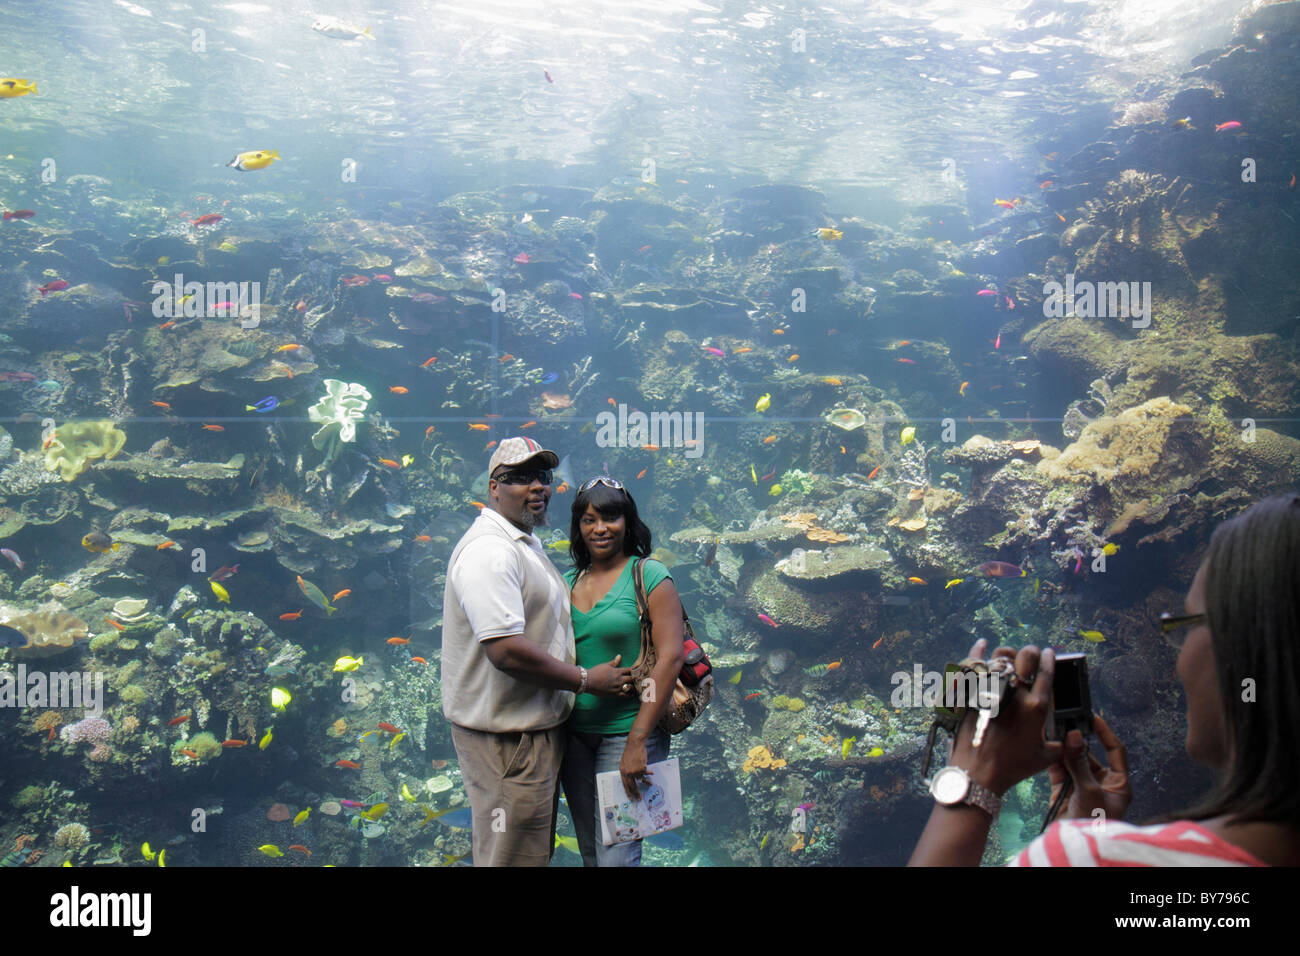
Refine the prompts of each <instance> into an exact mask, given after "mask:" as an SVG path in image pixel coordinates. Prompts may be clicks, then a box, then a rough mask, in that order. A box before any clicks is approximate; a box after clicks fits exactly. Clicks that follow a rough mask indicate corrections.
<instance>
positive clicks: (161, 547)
mask: <svg viewBox="0 0 1300 956" xmlns="http://www.w3.org/2000/svg"><path fill="white" fill-rule="evenodd" d="M175 547H179V545H177V544H176V542H175V541H164V542H163V543H162V544H160V545H158V547H157V549H156V550H158V551H166V550H167V549H168V548H175Z"/></svg>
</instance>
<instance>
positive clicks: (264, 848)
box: [257, 843, 284, 859]
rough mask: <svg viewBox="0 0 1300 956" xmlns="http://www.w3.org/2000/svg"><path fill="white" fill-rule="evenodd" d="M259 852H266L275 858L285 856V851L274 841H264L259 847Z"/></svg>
mask: <svg viewBox="0 0 1300 956" xmlns="http://www.w3.org/2000/svg"><path fill="white" fill-rule="evenodd" d="M257 852H258V853H262V854H265V855H266V856H269V857H271V858H273V859H274V858H275V857H278V856H284V851H283V850H281V849H280V848H279V847H278V846H276V845H275V844H273V843H263V844H262V845H261V846H259V847H258V848H257Z"/></svg>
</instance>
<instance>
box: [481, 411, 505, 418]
mask: <svg viewBox="0 0 1300 956" xmlns="http://www.w3.org/2000/svg"><path fill="white" fill-rule="evenodd" d="M483 417H484V418H500V417H501V413H500V412H488V413H487V414H486V415H484V416H483Z"/></svg>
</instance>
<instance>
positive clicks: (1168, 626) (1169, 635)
mask: <svg viewBox="0 0 1300 956" xmlns="http://www.w3.org/2000/svg"><path fill="white" fill-rule="evenodd" d="M1208 620H1209V615H1206V614H1183V615H1173V614H1170V613H1169V612H1168V611H1165V612H1164V613H1163V614H1161V615H1160V633H1161V634H1163V635H1164V638H1165V640H1166V641H1167V642H1168V643H1170V644H1171V645H1173V646H1174V647H1177V648H1181V647H1182V646H1183V642H1184V641H1186V640H1187V631H1188V629H1189V628H1193V627H1196V626H1197V625H1198V624H1204V623H1205V622H1206V621H1208Z"/></svg>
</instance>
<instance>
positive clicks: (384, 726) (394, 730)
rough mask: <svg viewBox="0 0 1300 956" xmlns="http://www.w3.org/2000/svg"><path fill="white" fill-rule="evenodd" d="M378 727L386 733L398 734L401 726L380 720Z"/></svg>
mask: <svg viewBox="0 0 1300 956" xmlns="http://www.w3.org/2000/svg"><path fill="white" fill-rule="evenodd" d="M379 729H380V730H382V731H383V732H384V733H386V734H400V733H401V732H402V728H401V727H394V726H393V725H392V724H386V723H383V722H382V721H380V723H379Z"/></svg>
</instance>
